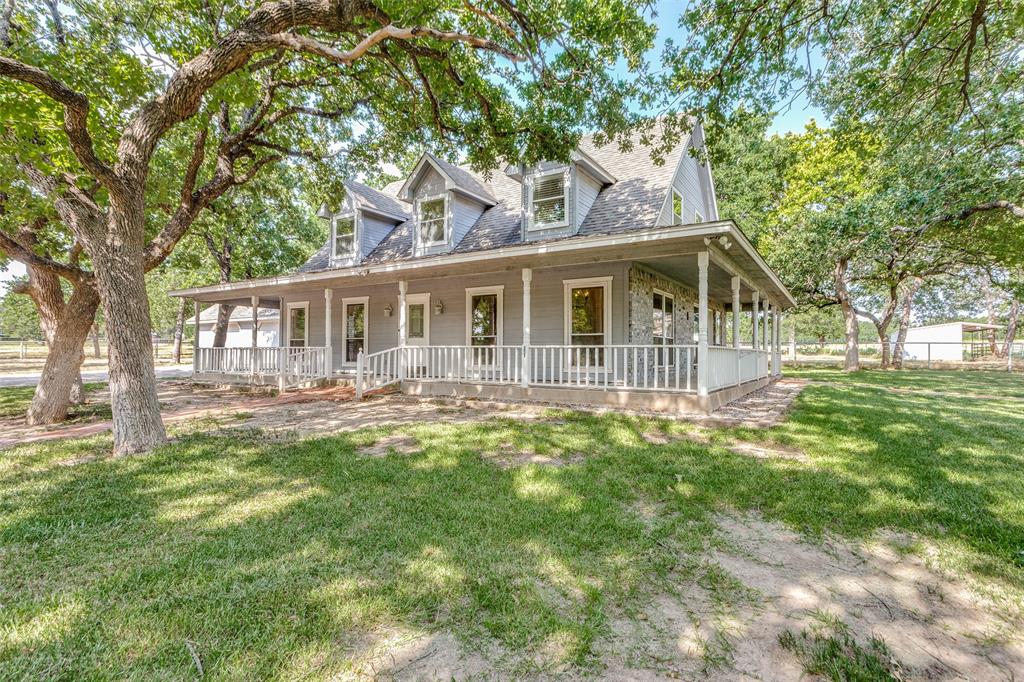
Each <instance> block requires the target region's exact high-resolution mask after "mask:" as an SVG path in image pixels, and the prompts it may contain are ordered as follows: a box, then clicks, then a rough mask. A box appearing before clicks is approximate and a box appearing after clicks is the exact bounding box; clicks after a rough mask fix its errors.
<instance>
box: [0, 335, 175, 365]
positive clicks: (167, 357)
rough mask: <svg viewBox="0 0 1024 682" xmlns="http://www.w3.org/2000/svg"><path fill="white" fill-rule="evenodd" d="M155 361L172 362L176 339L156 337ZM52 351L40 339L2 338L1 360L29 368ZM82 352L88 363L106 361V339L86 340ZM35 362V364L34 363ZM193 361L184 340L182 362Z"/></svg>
mask: <svg viewBox="0 0 1024 682" xmlns="http://www.w3.org/2000/svg"><path fill="white" fill-rule="evenodd" d="M152 341H153V359H154V360H156V361H157V362H171V361H172V360H173V355H174V339H172V338H167V337H159V336H154V337H153V338H152ZM49 352H50V349H49V347H48V346H47V345H46V342H44V341H40V340H38V339H19V338H10V337H7V338H0V360H25V361H26V362H27V363H28V366H31V365H33V364H41V363H42V362H45V361H46V356H47V355H49ZM82 352H83V354H84V355H85V359H86V362H88V361H90V360H106V359H107V357H108V344H107V340H106V338H105V337H102V336H101V337H99V338H98V339H95V340H94V339H92V337H90V338H89V339H87V340H86V342H85V344H84V346H83V348H82ZM33 361H35V362H33ZM191 361H192V342H191V340H189V339H183V340H182V342H181V362H182V363H186V364H187V363H189V362H191Z"/></svg>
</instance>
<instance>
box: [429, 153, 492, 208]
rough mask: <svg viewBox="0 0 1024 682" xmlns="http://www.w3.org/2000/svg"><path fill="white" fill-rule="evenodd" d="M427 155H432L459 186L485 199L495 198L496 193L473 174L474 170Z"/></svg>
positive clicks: (431, 158)
mask: <svg viewBox="0 0 1024 682" xmlns="http://www.w3.org/2000/svg"><path fill="white" fill-rule="evenodd" d="M427 156H429V157H430V160H431V161H433V162H434V163H436V164H437V167H438V168H440V169H441V170H442V171H444V172H445V173H447V175H448V177H450V178H451V179H452V180H454V181H455V184H456V185H458V186H459V187H461V188H463V189H465V190H468V191H469V192H472V193H473V194H476V195H477V196H481V197H484V198H485V199H491V200H493V199H494V198H495V197H494V194H492V193H491V190H490V188H488V187H487V184H486V183H484V182H482V181H481V180H478V179H477V178H476V176H474V175H473V173H472V171H470V170H468V169H466V168H462V167H461V166H456V165H455V164H454V163H448V162H447V161H445V160H444V159H441V158H438V157H436V156H434V155H433V154H430V153H428V154H427Z"/></svg>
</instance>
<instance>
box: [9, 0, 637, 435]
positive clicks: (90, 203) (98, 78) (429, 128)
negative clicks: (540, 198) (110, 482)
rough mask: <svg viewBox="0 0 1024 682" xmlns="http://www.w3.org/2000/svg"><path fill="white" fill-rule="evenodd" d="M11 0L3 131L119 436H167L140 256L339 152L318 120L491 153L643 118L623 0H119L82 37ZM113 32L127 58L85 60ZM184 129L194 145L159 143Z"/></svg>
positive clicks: (113, 44)
mask: <svg viewBox="0 0 1024 682" xmlns="http://www.w3.org/2000/svg"><path fill="white" fill-rule="evenodd" d="M54 5H55V4H54ZM14 6H15V10H14V12H13V13H12V14H10V15H8V14H6V13H5V24H4V26H3V27H2V29H0V34H2V35H0V38H2V39H3V41H4V42H5V44H6V47H5V48H4V52H3V55H2V56H0V83H2V89H0V112H2V113H3V119H4V120H5V121H9V122H10V123H8V124H7V125H8V129H7V130H6V131H5V132H4V138H3V140H0V145H2V146H0V149H2V151H3V152H4V153H5V154H6V155H7V156H8V157H15V158H17V160H18V163H19V166H20V167H21V168H24V169H25V170H24V173H25V176H26V181H27V182H30V183H32V184H34V185H35V191H36V192H38V193H41V194H44V195H45V196H47V197H48V198H49V200H50V203H51V204H52V206H53V210H54V212H55V214H56V215H57V217H58V218H59V220H60V221H61V223H62V224H63V225H64V226H65V227H66V229H67V230H68V231H69V232H70V233H71V235H73V238H74V242H75V244H77V245H80V247H81V250H82V252H83V254H84V256H85V257H86V258H87V259H88V263H89V266H90V270H89V273H90V276H91V277H92V278H94V280H95V284H96V290H97V292H98V294H99V297H100V298H101V300H102V307H103V313H104V317H105V320H106V325H107V334H108V339H109V343H110V392H111V401H112V407H113V413H114V447H115V451H116V452H117V453H121V454H124V453H131V452H138V451H144V450H147V449H149V448H151V447H153V446H155V445H157V444H159V443H161V442H163V441H164V439H165V434H164V429H163V424H162V423H161V421H160V415H159V406H158V403H157V399H156V388H155V381H154V377H153V360H152V355H151V352H150V335H149V314H148V305H147V299H146V292H145V284H144V273H145V271H146V270H148V269H151V268H153V267H155V266H156V265H158V264H159V263H160V262H161V261H162V260H163V259H164V258H166V257H167V255H168V254H169V253H170V252H171V251H172V250H173V249H174V247H175V245H176V244H177V243H178V241H179V240H180V239H181V238H182V237H183V236H184V234H185V233H186V232H187V231H188V230H189V228H190V226H191V225H192V224H193V222H194V221H195V220H196V217H197V216H198V215H199V214H200V212H201V211H203V210H204V209H206V208H207V207H208V206H209V205H210V204H211V203H212V202H214V201H216V200H217V199H218V198H219V197H220V196H222V195H223V194H225V193H226V192H228V191H229V190H230V189H231V188H232V187H234V186H236V185H238V184H241V183H244V182H247V181H249V180H250V179H252V178H253V177H254V176H255V175H256V174H257V173H259V172H260V171H261V170H262V169H264V168H266V167H267V166H270V165H272V164H274V163H276V162H278V161H280V160H281V159H283V158H286V157H288V156H298V157H304V158H318V157H321V156H322V155H323V154H324V153H325V152H329V151H330V150H325V149H311V148H308V147H304V146H303V143H304V142H308V141H310V140H316V139H322V138H321V137H318V136H317V135H316V133H317V131H321V130H325V129H326V130H330V131H331V132H332V133H333V134H334V135H335V136H336V137H337V139H338V142H339V144H342V145H345V144H348V143H351V142H353V141H356V140H357V139H361V140H374V141H375V145H376V146H377V148H378V149H380V148H388V147H389V146H390V148H392V149H399V148H403V147H408V146H409V145H411V144H416V143H420V144H422V143H424V142H430V143H431V144H433V145H435V146H437V147H440V148H441V150H442V151H447V152H452V151H454V150H456V149H459V148H465V150H466V152H467V157H468V159H469V161H470V162H471V163H473V164H474V165H476V166H478V167H493V166H495V165H497V163H498V162H499V160H504V159H507V160H524V161H527V162H530V161H534V160H537V159H541V158H562V157H565V156H567V154H568V153H569V151H570V150H571V148H572V147H573V146H574V145H575V143H576V141H577V139H578V136H579V134H580V132H581V128H582V126H591V127H599V128H601V129H604V130H606V131H608V133H609V135H610V138H612V139H614V138H615V137H616V136H617V135H619V134H620V133H622V132H624V131H625V130H626V129H627V128H628V127H629V125H630V123H631V121H630V120H629V116H628V114H627V110H626V101H627V99H628V97H629V94H630V93H629V89H628V87H627V84H624V83H621V82H618V81H616V80H614V79H613V78H612V77H611V76H610V75H609V69H610V67H612V66H613V65H614V64H615V63H616V62H617V61H618V60H620V59H622V58H625V59H626V60H627V62H628V63H629V64H630V66H632V67H634V68H639V67H640V66H641V57H642V54H643V52H644V50H645V49H647V48H648V47H649V46H650V43H651V38H652V31H651V28H650V27H649V26H648V25H647V24H646V23H645V22H644V20H643V18H642V17H641V16H640V15H639V14H638V12H637V9H636V7H635V6H634V3H633V2H630V1H628V0H619V1H609V0H600V1H598V0H592V1H581V2H574V3H570V4H563V3H528V4H523V5H519V4H517V3H515V2H512V0H487V1H485V0H481V1H479V2H445V3H434V2H369V1H368V0H277V1H269V2H264V3H262V4H260V5H258V6H239V5H236V4H231V3H224V4H223V5H218V4H217V3H206V4H204V5H203V10H201V11H199V10H197V9H196V5H194V4H192V3H178V2H166V1H165V2H148V1H143V0H137V1H135V2H132V1H127V2H126V1H125V0H121V1H119V2H113V1H107V2H98V3H94V4H90V5H89V6H81V7H79V12H80V15H76V16H75V17H73V19H75V20H78V21H82V22H91V24H90V25H91V27H92V30H93V31H94V33H93V34H90V35H89V36H87V40H84V41H77V40H76V39H75V34H74V31H75V29H74V28H73V27H71V28H68V27H67V25H66V23H65V22H67V23H70V19H69V18H68V17H60V16H58V15H56V13H54V15H53V16H51V17H45V16H40V17H33V16H31V14H32V11H31V10H24V9H22V8H20V5H19V4H18V3H17V1H15V3H14ZM25 27H27V28H25ZM101 27H106V29H107V33H106V34H102V37H103V40H102V43H103V45H102V46H101V47H100V48H99V50H97V46H96V45H93V44H91V43H90V41H93V40H94V39H95V42H97V43H99V42H101V41H99V40H98V39H96V38H97V37H98V36H100V35H101ZM22 32H25V33H26V34H24V35H23V34H22ZM103 50H105V51H106V52H105V54H107V55H113V56H114V57H115V58H113V59H104V60H101V61H100V63H99V65H98V67H97V68H91V67H92V66H93V65H92V64H90V61H92V60H93V58H95V56H96V53H97V51H103ZM140 53H141V54H143V55H145V56H146V59H143V60H140V59H138V55H139V54H140ZM129 56H130V58H129ZM122 58H123V59H122ZM140 64H144V65H146V66H147V68H145V69H140V68H139V65H140ZM122 70H123V71H124V73H122ZM126 76H131V77H132V78H134V79H138V81H139V82H144V87H140V88H137V89H136V90H137V92H138V95H137V96H136V97H134V101H133V102H132V103H131V105H130V106H124V107H122V108H120V109H119V111H120V112H121V113H120V115H117V116H112V117H109V118H107V117H102V116H99V115H98V111H99V109H100V107H99V106H98V103H100V102H105V101H107V99H109V95H110V93H111V92H117V91H118V90H119V88H121V87H122V80H123V79H124V78H125V77H126ZM186 141H187V143H186ZM183 144H184V145H185V147H184V148H186V149H188V150H189V151H188V153H186V154H176V153H170V152H167V153H165V151H166V150H167V148H169V147H177V148H182V147H181V145H183ZM347 151H349V152H350V153H353V154H357V153H359V149H358V148H357V147H353V148H350V149H348V150H347ZM35 172H38V173H39V176H40V178H39V179H38V180H39V181H36V179H33V178H32V177H31V174H32V173H35ZM169 178H174V179H175V180H176V181H177V184H178V191H177V192H176V193H175V195H174V200H173V202H171V203H170V204H169V205H166V206H160V205H157V204H155V203H154V202H153V195H152V192H151V191H150V185H151V183H154V182H156V183H162V182H166V181H167V180H168V179H169ZM44 182H45V183H46V184H45V185H44V184H42V183H44Z"/></svg>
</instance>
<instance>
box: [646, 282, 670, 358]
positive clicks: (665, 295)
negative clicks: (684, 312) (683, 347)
mask: <svg viewBox="0 0 1024 682" xmlns="http://www.w3.org/2000/svg"><path fill="white" fill-rule="evenodd" d="M654 294H658V295H660V296H661V297H662V299H666V298H667V299H670V300H671V301H672V327H673V329H672V336H671V337H667V336H665V335H664V334H662V335H661V336H660V337H655V336H654V326H653V322H654V313H653V311H654V310H656V308H654ZM651 310H652V312H651V322H652V326H651V343H652V344H653V343H654V339H655V338H660V339H662V340H664V339H666V338H671V339H672V343H671V344H663V345H675V343H676V335H675V326H676V297H675V296H673V295H672V294H670V293H668V292H667V291H665V290H664V289H659V288H658V287H654V290H653V291H652V292H651ZM664 312H665V311H664V309H662V313H664Z"/></svg>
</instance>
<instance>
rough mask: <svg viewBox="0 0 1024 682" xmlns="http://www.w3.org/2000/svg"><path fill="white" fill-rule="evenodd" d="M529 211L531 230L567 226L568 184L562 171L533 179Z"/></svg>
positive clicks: (565, 174)
mask: <svg viewBox="0 0 1024 682" xmlns="http://www.w3.org/2000/svg"><path fill="white" fill-rule="evenodd" d="M532 192H533V196H532V199H531V211H532V213H533V221H532V224H531V227H532V228H533V229H538V230H539V229H546V228H550V227H562V226H563V225H568V224H569V220H568V218H567V207H568V203H569V201H568V195H569V183H568V181H567V173H566V171H564V170H559V171H555V172H553V173H545V174H543V175H537V176H535V177H534V179H533V190H532Z"/></svg>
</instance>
